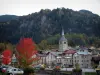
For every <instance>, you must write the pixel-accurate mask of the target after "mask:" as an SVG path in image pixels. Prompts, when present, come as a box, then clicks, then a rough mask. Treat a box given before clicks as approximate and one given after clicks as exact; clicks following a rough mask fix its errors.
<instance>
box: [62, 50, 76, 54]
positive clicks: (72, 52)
mask: <svg viewBox="0 0 100 75" xmlns="http://www.w3.org/2000/svg"><path fill="white" fill-rule="evenodd" d="M64 53H65V54H74V53H76V51H75V50H65V51H64Z"/></svg>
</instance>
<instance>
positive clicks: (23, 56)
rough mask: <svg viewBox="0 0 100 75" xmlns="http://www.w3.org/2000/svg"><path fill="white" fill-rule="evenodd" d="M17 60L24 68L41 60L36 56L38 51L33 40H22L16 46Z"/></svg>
mask: <svg viewBox="0 0 100 75" xmlns="http://www.w3.org/2000/svg"><path fill="white" fill-rule="evenodd" d="M16 51H17V58H18V61H19V64H20V65H21V66H22V67H28V66H29V65H31V64H32V63H33V62H35V61H37V60H39V58H38V57H37V56H36V54H37V50H36V48H35V43H34V42H33V41H32V39H31V38H21V39H20V41H19V43H18V44H17V46H16Z"/></svg>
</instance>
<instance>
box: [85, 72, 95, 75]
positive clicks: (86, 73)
mask: <svg viewBox="0 0 100 75" xmlns="http://www.w3.org/2000/svg"><path fill="white" fill-rule="evenodd" d="M85 75H96V72H85Z"/></svg>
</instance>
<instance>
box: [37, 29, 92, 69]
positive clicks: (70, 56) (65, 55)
mask: <svg viewBox="0 0 100 75" xmlns="http://www.w3.org/2000/svg"><path fill="white" fill-rule="evenodd" d="M37 56H39V57H40V60H39V61H38V62H37V64H46V65H47V66H51V67H54V66H56V65H60V66H62V67H75V64H76V63H78V64H79V65H80V67H81V68H90V67H91V59H92V54H91V53H90V52H88V49H86V48H81V47H79V48H78V49H74V48H71V47H69V46H68V40H67V39H66V38H65V35H64V29H63V28H62V34H61V38H60V39H59V49H58V50H51V51H44V52H43V53H42V54H40V53H38V54H37Z"/></svg>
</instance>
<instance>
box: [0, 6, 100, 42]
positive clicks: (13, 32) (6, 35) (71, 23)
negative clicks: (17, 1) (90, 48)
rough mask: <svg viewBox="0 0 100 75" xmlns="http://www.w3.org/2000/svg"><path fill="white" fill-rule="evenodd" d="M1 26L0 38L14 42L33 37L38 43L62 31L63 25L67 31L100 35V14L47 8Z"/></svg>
mask: <svg viewBox="0 0 100 75" xmlns="http://www.w3.org/2000/svg"><path fill="white" fill-rule="evenodd" d="M0 26H1V27H0V38H1V39H0V40H1V41H5V40H9V41H11V42H13V43H16V42H18V40H19V38H20V37H32V38H33V40H35V42H37V43H38V42H40V41H41V40H42V39H45V38H47V37H49V36H53V35H55V34H58V33H61V28H62V26H63V28H64V30H65V33H84V34H86V35H88V36H100V16H98V15H96V14H93V13H92V12H90V11H85V10H81V11H73V10H72V9H65V8H57V9H54V10H52V11H51V10H49V9H45V10H41V11H40V12H36V13H32V14H29V15H27V16H21V17H18V18H17V19H16V20H11V21H9V23H6V24H1V25H0Z"/></svg>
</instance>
